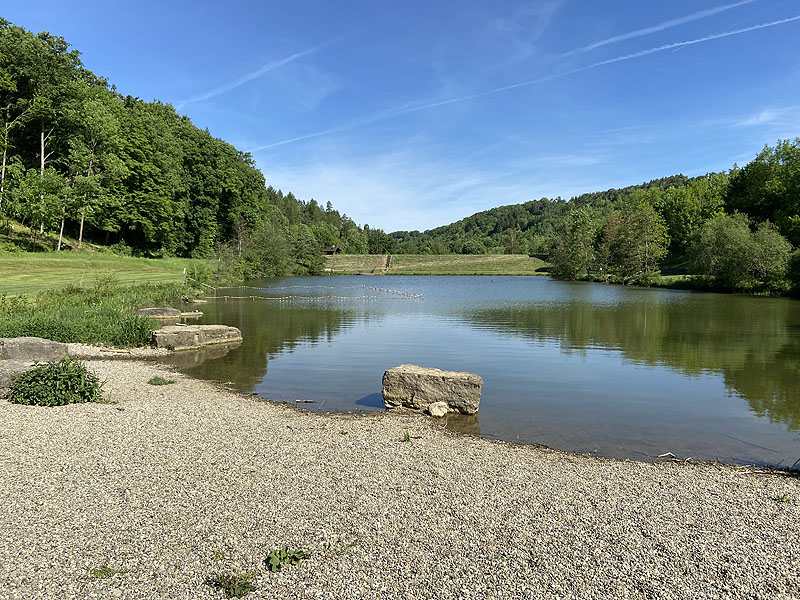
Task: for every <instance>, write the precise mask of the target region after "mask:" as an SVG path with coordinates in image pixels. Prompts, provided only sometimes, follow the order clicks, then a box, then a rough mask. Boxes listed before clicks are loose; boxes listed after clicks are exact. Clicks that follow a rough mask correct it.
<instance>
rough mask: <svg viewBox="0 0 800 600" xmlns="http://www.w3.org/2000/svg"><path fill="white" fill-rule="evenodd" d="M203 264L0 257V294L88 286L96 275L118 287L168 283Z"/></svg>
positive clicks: (85, 256)
mask: <svg viewBox="0 0 800 600" xmlns="http://www.w3.org/2000/svg"><path fill="white" fill-rule="evenodd" d="M203 262H204V261H201V260H197V259H186V258H162V259H149V258H131V257H127V256H117V255H114V254H99V253H92V252H85V253H84V252H22V253H0V294H9V295H16V294H29V293H32V292H38V291H39V290H43V289H53V288H61V287H64V286H65V285H67V284H70V283H75V284H83V285H91V284H92V283H94V281H95V280H96V279H97V276H98V275H114V276H115V278H116V279H117V281H118V282H119V283H171V282H181V281H182V280H183V269H184V267H186V268H187V269H188V271H189V273H190V275H191V273H192V272H193V270H194V267H195V266H197V265H200V264H201V263H203Z"/></svg>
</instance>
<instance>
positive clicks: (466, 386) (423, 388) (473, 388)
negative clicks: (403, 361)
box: [383, 365, 483, 415]
mask: <svg viewBox="0 0 800 600" xmlns="http://www.w3.org/2000/svg"><path fill="white" fill-rule="evenodd" d="M482 388H483V379H481V377H480V376H479V375H475V374H474V373H464V372H460V371H442V370H440V369H433V368H430V367H420V366H417V365H400V366H399V367H394V368H392V369H389V370H388V371H386V372H385V373H384V374H383V402H384V404H385V406H386V408H396V407H399V406H403V407H406V408H412V409H414V410H429V407H430V406H431V405H432V404H436V403H438V402H445V403H446V404H447V408H448V412H459V413H461V414H464V415H472V414H475V413H476V412H478V407H479V406H480V402H481V389H482ZM434 411H435V412H437V413H439V414H440V413H441V411H440V406H436V407H434Z"/></svg>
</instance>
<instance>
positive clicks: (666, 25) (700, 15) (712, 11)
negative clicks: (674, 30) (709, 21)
mask: <svg viewBox="0 0 800 600" xmlns="http://www.w3.org/2000/svg"><path fill="white" fill-rule="evenodd" d="M755 1H756V0H742V1H741V2H734V3H733V4H725V5H724V6H718V7H716V8H709V9H708V10H701V11H700V12H696V13H693V14H691V15H687V16H685V17H679V18H677V19H671V20H670V21H664V22H663V23H659V24H658V25H653V26H652V27H645V28H643V29H637V30H635V31H629V32H628V33H621V34H619V35H615V36H613V37H610V38H606V39H604V40H600V41H599V42H594V43H592V44H589V45H588V46H581V47H580V48H575V49H574V50H570V51H569V52H565V53H564V54H562V55H561V56H560V58H563V57H565V56H572V55H574V54H582V53H584V52H589V51H590V50H594V49H595V48H600V47H601V46H607V45H609V44H614V43H616V42H621V41H623V40H629V39H631V38H636V37H642V36H644V35H650V34H651V33H657V32H659V31H664V30H665V29H670V28H671V27H677V26H678V25H683V24H684V23H691V22H692V21H697V20H699V19H704V18H706V17H711V16H713V15H716V14H719V13H721V12H725V11H726V10H730V9H732V8H737V7H739V6H744V5H745V4H751V3H753V2H755Z"/></svg>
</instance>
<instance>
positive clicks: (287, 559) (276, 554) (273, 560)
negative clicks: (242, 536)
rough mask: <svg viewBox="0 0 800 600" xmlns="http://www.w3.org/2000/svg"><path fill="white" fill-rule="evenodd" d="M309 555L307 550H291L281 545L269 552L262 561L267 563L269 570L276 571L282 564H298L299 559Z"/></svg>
mask: <svg viewBox="0 0 800 600" xmlns="http://www.w3.org/2000/svg"><path fill="white" fill-rule="evenodd" d="M310 557H311V552H309V551H308V550H300V549H296V550H291V549H289V548H286V547H283V548H278V549H276V550H273V551H272V552H270V553H269V554H268V555H267V558H266V559H265V560H264V563H265V564H266V565H267V568H268V569H269V570H270V571H272V572H273V573H277V572H278V571H280V570H281V567H282V566H283V565H299V564H300V561H301V560H305V559H307V558H310Z"/></svg>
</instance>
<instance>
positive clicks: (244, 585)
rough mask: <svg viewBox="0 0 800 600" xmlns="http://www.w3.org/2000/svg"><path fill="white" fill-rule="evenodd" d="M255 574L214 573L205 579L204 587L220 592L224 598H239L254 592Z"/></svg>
mask: <svg viewBox="0 0 800 600" xmlns="http://www.w3.org/2000/svg"><path fill="white" fill-rule="evenodd" d="M254 578H255V573H215V574H214V575H212V576H211V577H209V578H208V579H206V585H210V586H211V587H213V588H216V589H218V590H221V591H222V593H223V594H225V597H226V598H241V597H242V596H244V595H245V594H249V593H250V592H252V591H255V589H256V586H255V585H253V579H254Z"/></svg>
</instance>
